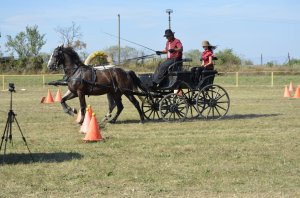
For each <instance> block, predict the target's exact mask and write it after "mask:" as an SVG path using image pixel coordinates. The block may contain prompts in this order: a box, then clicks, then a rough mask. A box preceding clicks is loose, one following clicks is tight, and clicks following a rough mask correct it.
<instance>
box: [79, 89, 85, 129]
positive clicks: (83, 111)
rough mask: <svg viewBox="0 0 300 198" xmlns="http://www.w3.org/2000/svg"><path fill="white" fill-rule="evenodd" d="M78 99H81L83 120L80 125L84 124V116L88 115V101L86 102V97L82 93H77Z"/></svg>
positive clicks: (81, 119)
mask: <svg viewBox="0 0 300 198" xmlns="http://www.w3.org/2000/svg"><path fill="white" fill-rule="evenodd" d="M77 94H78V98H79V103H80V111H81V118H80V121H79V122H78V124H82V123H83V120H84V116H85V113H86V101H85V96H84V94H83V93H82V92H77Z"/></svg>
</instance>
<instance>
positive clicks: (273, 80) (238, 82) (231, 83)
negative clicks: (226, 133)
mask: <svg viewBox="0 0 300 198" xmlns="http://www.w3.org/2000/svg"><path fill="white" fill-rule="evenodd" d="M62 76H63V75H62V74H37V75H0V79H1V82H0V86H1V88H2V90H7V89H8V84H9V83H14V84H15V85H16V86H17V87H20V88H29V87H43V88H44V87H45V86H47V85H46V83H48V82H50V81H54V80H59V79H62ZM290 82H293V83H294V84H295V85H300V72H283V71H259V72H227V73H220V75H218V76H216V77H215V81H214V83H216V84H219V85H222V86H225V87H226V86H227V87H244V86H270V87H276V86H284V85H288V84H289V83H290Z"/></svg>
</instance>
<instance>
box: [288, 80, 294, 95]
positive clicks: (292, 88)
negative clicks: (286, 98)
mask: <svg viewBox="0 0 300 198" xmlns="http://www.w3.org/2000/svg"><path fill="white" fill-rule="evenodd" d="M289 91H290V92H293V91H294V86H293V83H292V81H291V82H290V86H289Z"/></svg>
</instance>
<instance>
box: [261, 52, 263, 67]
mask: <svg viewBox="0 0 300 198" xmlns="http://www.w3.org/2000/svg"><path fill="white" fill-rule="evenodd" d="M260 65H261V66H262V65H263V55H262V54H260Z"/></svg>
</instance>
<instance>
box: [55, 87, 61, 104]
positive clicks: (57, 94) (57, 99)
mask: <svg viewBox="0 0 300 198" xmlns="http://www.w3.org/2000/svg"><path fill="white" fill-rule="evenodd" d="M54 101H55V102H60V101H61V92H60V89H58V90H57V92H56V96H55V100H54Z"/></svg>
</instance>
